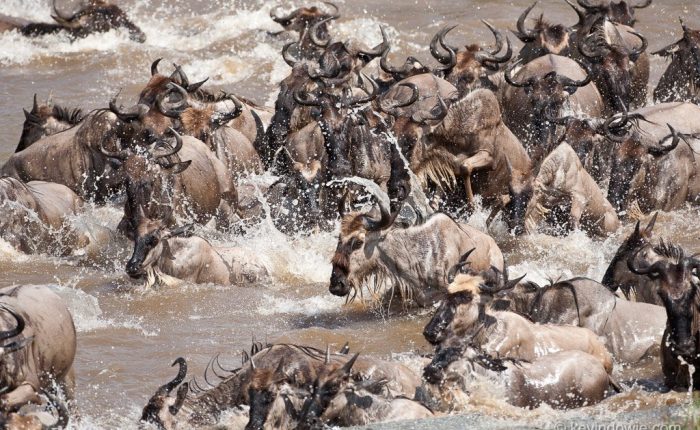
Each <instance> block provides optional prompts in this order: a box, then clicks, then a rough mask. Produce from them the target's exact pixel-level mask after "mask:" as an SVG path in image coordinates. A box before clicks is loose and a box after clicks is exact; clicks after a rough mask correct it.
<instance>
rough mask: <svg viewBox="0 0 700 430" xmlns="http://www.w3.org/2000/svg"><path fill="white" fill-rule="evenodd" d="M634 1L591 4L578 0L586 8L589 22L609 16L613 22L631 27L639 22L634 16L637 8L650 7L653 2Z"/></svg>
mask: <svg viewBox="0 0 700 430" xmlns="http://www.w3.org/2000/svg"><path fill="white" fill-rule="evenodd" d="M633 1H634V0H631V1H630V2H629V3H628V2H627V1H626V0H621V1H613V0H602V1H598V2H594V4H591V2H590V1H589V0H577V2H578V4H579V6H581V7H582V8H583V9H584V10H585V14H586V21H587V22H588V21H591V20H597V19H598V17H607V18H608V19H609V20H610V21H612V22H616V23H618V24H623V25H628V26H630V27H632V26H634V24H635V23H636V22H637V19H636V18H635V16H634V14H635V13H634V11H635V9H643V8H645V7H648V6H649V5H650V4H651V2H652V0H642V1H641V2H640V3H637V4H634V3H633ZM567 3H568V2H567ZM569 4H570V5H571V7H573V8H574V10H576V11H577V12H578V9H577V8H576V7H575V6H574V5H573V4H571V3H569Z"/></svg>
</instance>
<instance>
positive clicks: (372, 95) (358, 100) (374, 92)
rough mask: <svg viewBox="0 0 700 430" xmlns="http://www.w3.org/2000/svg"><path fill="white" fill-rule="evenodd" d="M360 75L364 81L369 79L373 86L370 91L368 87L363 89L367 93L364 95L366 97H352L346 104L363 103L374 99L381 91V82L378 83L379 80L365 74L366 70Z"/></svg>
mask: <svg viewBox="0 0 700 430" xmlns="http://www.w3.org/2000/svg"><path fill="white" fill-rule="evenodd" d="M360 76H361V80H362V83H364V82H366V81H369V83H370V85H371V86H372V87H371V89H370V90H369V91H367V90H366V89H363V90H364V91H365V92H366V93H367V95H366V96H364V97H362V96H360V97H357V98H354V97H353V98H350V100H348V101H347V102H345V103H344V104H345V105H346V106H356V105H361V104H364V103H367V102H370V101H372V100H374V99H375V98H377V93H378V92H379V84H377V82H376V81H375V80H374V79H372V78H370V77H368V76H367V75H365V74H364V72H360Z"/></svg>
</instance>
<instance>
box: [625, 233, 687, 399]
mask: <svg viewBox="0 0 700 430" xmlns="http://www.w3.org/2000/svg"><path fill="white" fill-rule="evenodd" d="M645 248H652V249H651V250H652V251H653V252H652V253H651V255H650V254H649V253H645V252H644V249H642V250H640V251H638V252H637V253H635V254H634V255H632V256H631V257H630V258H629V259H628V260H627V262H628V265H629V268H630V270H631V271H632V272H633V273H636V274H638V275H644V276H648V277H649V278H650V279H652V280H653V281H655V283H656V285H657V288H658V292H659V295H660V296H661V300H662V301H663V304H664V307H665V308H666V314H667V316H668V320H667V322H666V330H665V331H664V335H663V338H662V340H661V368H662V370H663V373H664V380H665V383H666V385H667V386H668V387H669V388H687V387H689V386H692V387H693V389H698V387H700V374H698V372H697V371H695V369H697V368H698V366H700V344H699V343H698V339H699V338H700V295H699V294H698V290H699V288H700V282H699V281H698V278H699V277H700V260H698V259H696V258H695V257H693V256H691V257H687V256H686V255H685V252H684V251H683V249H682V248H680V247H679V246H675V245H672V244H666V243H664V242H661V244H660V245H658V246H651V245H647V246H646V247H645ZM651 256H653V258H650V257H651ZM691 369H692V370H691Z"/></svg>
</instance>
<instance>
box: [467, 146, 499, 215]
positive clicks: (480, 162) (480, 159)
mask: <svg viewBox="0 0 700 430" xmlns="http://www.w3.org/2000/svg"><path fill="white" fill-rule="evenodd" d="M492 164H493V157H492V156H491V154H489V153H488V152H486V151H479V152H477V153H476V154H474V155H472V156H471V157H469V158H467V159H466V160H464V161H462V164H461V166H460V172H459V173H460V175H461V176H462V177H463V178H464V188H465V190H466V192H467V204H468V205H469V206H471V205H472V204H473V203H474V192H473V191H472V181H471V175H472V172H473V171H474V170H478V169H483V168H485V167H489V166H491V165H492Z"/></svg>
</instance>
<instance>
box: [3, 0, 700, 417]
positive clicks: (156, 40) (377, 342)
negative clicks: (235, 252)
mask: <svg viewBox="0 0 700 430" xmlns="http://www.w3.org/2000/svg"><path fill="white" fill-rule="evenodd" d="M59 3H61V4H63V3H62V2H59ZM70 3H71V2H70V1H66V2H65V6H66V7H69V6H70ZM118 3H119V4H120V5H121V6H122V7H124V9H126V11H127V12H128V13H129V15H130V16H131V17H132V19H133V20H134V21H135V22H136V23H137V24H138V25H139V26H141V28H142V29H143V30H144V31H145V32H146V34H147V37H148V40H147V42H146V43H145V44H143V45H139V44H135V43H132V42H130V41H129V40H128V38H127V37H126V35H125V34H122V33H118V32H110V33H107V34H103V35H95V36H91V37H89V38H87V39H84V40H80V41H77V42H75V43H69V42H68V40H67V39H65V38H63V37H62V36H49V37H44V38H40V39H37V40H27V39H23V38H22V37H20V36H18V35H17V34H12V33H10V34H3V35H0V162H4V161H5V160H6V159H7V157H9V155H10V154H11V153H12V152H13V150H14V148H15V145H16V144H17V141H18V140H19V135H20V132H21V124H22V121H23V115H22V107H26V108H29V107H31V99H32V95H33V94H34V93H37V94H38V96H39V98H40V99H44V98H46V97H47V95H48V94H49V93H50V92H53V97H54V100H55V101H57V102H61V103H63V104H65V105H67V106H80V107H82V108H84V109H86V110H89V109H94V108H98V107H105V106H106V105H107V101H108V100H109V98H110V97H111V96H112V95H114V94H115V93H116V92H117V91H118V90H120V89H121V96H120V97H121V100H123V101H124V103H128V102H129V101H133V100H134V99H135V95H136V93H137V92H138V89H139V88H140V86H142V85H143V84H144V83H145V82H146V81H147V79H148V77H149V66H150V63H151V61H153V60H154V59H155V58H158V57H164V58H165V61H164V62H163V63H162V64H163V66H161V67H163V68H167V67H168V64H169V63H171V62H175V63H179V64H182V65H184V67H185V70H186V71H187V73H188V75H189V76H190V80H200V79H203V78H204V77H207V76H208V77H210V84H209V85H210V87H213V88H225V89H226V90H228V91H230V92H233V93H236V94H239V95H242V96H245V97H248V98H250V99H252V100H254V101H256V102H258V103H260V104H265V105H268V106H271V105H272V104H273V102H274V98H275V95H276V84H277V83H278V82H279V81H280V80H281V79H282V78H283V77H284V76H285V74H286V73H287V71H288V67H287V66H286V65H285V64H284V62H283V61H282V59H281V57H280V55H279V52H280V49H281V47H282V45H283V41H282V40H278V39H275V38H273V37H271V36H269V35H268V34H267V32H268V31H277V30H279V28H278V26H277V25H276V24H275V23H274V22H272V21H271V20H270V19H269V17H268V14H269V10H270V9H271V8H272V7H274V6H275V5H276V4H277V3H276V2H268V1H206V0H180V1H167V2H166V1H156V0H152V1H139V0H124V1H119V2H118ZM49 4H50V2H49V1H48V0H2V1H1V2H0V14H6V15H13V16H21V17H26V18H30V19H35V20H43V21H49V20H50V17H49V15H50V6H49ZM284 4H285V5H287V6H292V5H299V4H301V3H299V2H296V3H293V4H292V3H284ZM338 4H339V5H340V7H341V10H342V12H343V18H342V19H341V20H340V21H339V23H338V24H337V25H336V26H335V31H336V32H338V33H340V34H342V35H344V36H346V37H349V36H356V37H359V38H362V39H363V40H366V41H367V42H368V44H369V45H374V44H376V43H378V42H379V40H380V36H379V31H378V25H377V24H378V23H380V22H383V23H387V24H388V25H389V29H390V35H391V37H392V38H393V40H394V41H395V45H396V48H395V51H392V52H395V55H392V58H393V61H395V62H399V61H401V62H402V61H403V56H406V55H415V56H417V57H418V58H420V59H426V58H427V57H429V55H428V52H427V44H428V42H429V40H430V37H431V36H432V35H433V34H434V33H435V32H436V31H437V30H438V29H439V28H441V27H442V26H443V25H445V24H452V23H454V24H459V27H458V28H457V30H456V31H454V32H453V33H451V36H450V40H453V41H454V43H458V42H459V43H473V42H477V41H485V42H487V43H489V44H490V43H491V42H492V39H491V36H490V34H489V33H488V31H487V30H486V28H485V27H484V26H483V25H482V24H481V23H480V22H479V21H480V20H481V19H488V20H490V21H491V22H492V23H493V24H494V25H496V26H497V27H498V28H500V29H506V28H514V27H515V21H516V19H517V17H518V15H519V13H520V12H521V11H522V10H523V9H524V8H525V7H527V6H528V5H529V4H530V2H529V0H517V1H468V0H447V1H445V0H440V1H437V0H435V1H419V0H417V1H405V0H396V1H393V2H383V1H368V0H359V1H345V2H343V1H338ZM541 12H544V13H545V17H546V18H547V19H549V20H551V21H554V22H563V23H568V24H573V23H574V22H575V20H576V16H575V14H574V13H573V12H572V11H571V9H570V8H569V7H568V6H567V5H566V4H565V3H564V2H563V1H561V2H560V1H541V2H540V4H539V6H538V7H536V8H535V10H534V11H533V14H532V16H535V15H538V14H539V13H541ZM679 16H682V17H684V18H685V20H686V23H688V24H689V25H690V26H691V27H695V28H698V27H700V3H698V2H697V0H678V1H671V0H667V1H663V2H662V1H660V0H656V1H655V2H654V4H653V5H652V6H651V7H650V8H648V9H645V10H641V11H639V13H638V18H639V23H638V25H637V28H638V29H639V30H640V31H641V32H642V33H643V34H645V35H646V36H647V37H648V38H649V41H650V50H656V49H659V48H661V47H663V46H665V45H666V44H668V43H671V42H673V41H675V40H677V38H678V37H679V34H680V29H679V25H678V22H677V18H678V17H679ZM510 37H511V39H515V38H514V37H513V36H512V35H511V36H510ZM663 68H664V63H663V61H662V60H660V59H658V58H653V59H652V79H651V81H652V85H654V84H655V83H656V81H657V80H658V78H659V76H660V74H661V73H662V71H663ZM698 215H700V214H699V212H698V209H696V208H688V209H684V210H681V211H678V212H674V213H669V214H665V213H664V214H661V215H660V217H659V221H658V222H657V231H658V234H659V235H661V236H664V237H667V238H669V239H671V240H673V241H676V242H678V243H680V244H682V245H683V246H684V247H685V248H686V249H687V250H689V251H693V252H695V251H698V248H699V247H698V238H700V225H698V223H697V222H695V221H696V220H697V219H698ZM119 216H120V213H119V208H109V207H108V208H90V209H88V211H87V214H85V215H83V216H81V217H78V219H76V220H74V221H75V222H77V223H83V224H84V225H87V226H89V227H90V229H91V230H93V231H95V232H96V233H97V232H102V233H103V234H102V235H101V236H100V237H101V239H99V242H100V244H101V252H100V253H99V255H96V256H91V258H87V259H86V258H53V257H46V256H25V255H21V254H18V253H17V252H15V251H13V250H12V249H11V248H10V247H9V245H7V244H6V243H4V242H2V241H0V286H6V285H12V284H50V285H54V288H55V289H56V290H57V291H58V292H59V293H60V294H61V295H62V296H63V297H65V298H66V299H67V300H68V301H69V303H70V307H71V310H72V312H73V315H74V317H75V321H76V325H77V328H78V336H79V339H78V355H77V358H76V362H75V367H76V371H77V398H78V405H79V408H80V410H81V414H82V421H81V422H80V424H78V427H80V428H133V427H135V426H136V421H137V419H138V417H139V415H140V411H141V408H142V407H143V406H144V404H145V402H146V400H147V399H148V397H149V396H150V395H151V394H152V393H153V392H154V390H155V389H156V388H157V387H158V386H159V385H160V384H162V383H163V382H164V381H166V380H167V379H169V378H171V376H172V375H173V369H172V368H170V363H171V362H172V361H173V359H174V358H176V357H178V356H184V357H186V358H187V360H188V362H189V363H190V369H191V371H190V374H191V375H201V374H202V371H203V370H204V368H205V366H206V364H207V363H208V361H209V360H210V358H211V357H212V356H213V355H215V354H218V353H221V362H222V364H224V366H225V367H233V366H234V365H237V364H238V363H239V360H240V354H239V351H240V350H242V349H248V348H249V346H250V342H251V338H252V337H253V336H255V337H256V338H257V339H259V340H268V341H287V342H298V343H303V344H309V345H315V346H318V347H324V346H325V345H326V343H331V344H332V345H335V346H336V347H340V346H341V345H342V344H343V343H344V342H345V341H349V342H350V346H351V348H352V350H355V351H362V353H364V354H372V355H377V356H381V357H393V358H395V359H399V360H403V361H404V362H406V363H408V364H409V365H412V366H414V368H415V369H416V370H417V371H419V367H418V366H419V365H418V360H417V359H416V357H417V355H418V354H422V353H427V352H429V350H430V349H429V348H428V345H427V344H426V342H425V341H424V340H423V338H422V335H421V332H422V328H423V326H424V324H425V323H426V321H427V319H428V318H429V312H428V311H426V310H424V311H418V312H412V313H410V314H403V315H401V314H399V315H389V316H387V315H386V314H385V313H382V312H378V311H376V310H375V309H373V308H372V307H371V306H368V305H364V304H361V303H358V302H355V303H353V304H350V305H345V302H344V300H343V299H340V298H336V297H333V296H331V295H330V294H329V293H328V291H327V281H328V279H329V275H330V263H329V261H330V256H331V254H332V252H333V250H334V247H335V240H336V239H335V237H336V236H335V233H322V234H315V235H311V236H310V237H297V238H288V237H285V236H284V235H282V234H280V233H279V232H277V231H276V230H274V228H272V227H271V226H270V225H269V223H265V224H263V225H261V226H259V227H256V228H254V229H253V230H251V231H249V232H248V233H247V234H246V235H245V236H243V237H223V236H221V235H219V234H216V233H214V232H211V231H209V230H206V229H205V230H204V234H206V235H208V237H210V238H211V239H212V241H213V242H214V243H215V244H216V245H217V246H218V247H220V248H221V249H222V250H223V252H224V254H225V253H226V248H230V247H234V246H235V247H242V248H244V249H245V250H246V251H247V252H249V253H250V254H255V255H257V256H258V257H259V258H261V259H262V261H263V262H264V264H265V266H266V267H267V268H268V270H269V271H270V272H271V274H272V279H271V281H269V282H266V283H264V284H261V285H242V286H232V287H221V286H213V285H208V286H207V285H200V286H194V285H183V286H179V287H175V288H160V289H157V290H153V291H143V290H142V289H141V288H139V287H138V286H137V285H134V284H133V283H132V282H131V281H130V280H129V279H128V278H127V277H126V276H125V275H124V272H123V266H124V264H125V261H126V259H127V258H128V253H129V251H130V249H129V244H128V243H127V242H126V241H124V240H123V239H120V238H119V237H116V236H114V235H112V236H110V235H106V236H105V235H104V231H105V230H104V229H108V230H113V229H114V228H115V227H116V224H117V222H118V220H119ZM485 218H486V214H485V213H484V212H483V211H479V212H477V213H476V214H475V215H474V216H473V217H472V219H471V222H473V223H474V225H476V226H477V227H481V228H484V227H485V226H484V220H485ZM630 229H631V226H630V225H627V226H626V227H625V228H624V229H622V230H621V231H620V232H618V234H616V235H614V236H612V237H610V238H608V239H606V240H593V239H590V238H587V237H586V236H585V235H583V234H582V233H572V234H571V235H569V236H567V237H563V238H553V237H547V236H544V235H535V236H532V237H529V238H519V239H517V240H516V239H514V238H511V237H510V236H509V235H508V234H507V233H506V232H505V228H504V226H503V225H502V224H498V223H496V224H495V226H493V228H492V230H491V233H492V234H493V235H494V236H495V237H496V239H497V240H498V242H499V244H500V245H501V246H502V247H503V249H504V251H506V255H507V260H508V263H509V264H510V265H511V267H512V269H511V272H512V273H514V274H515V275H518V274H523V273H528V277H529V278H530V279H532V280H535V281H538V282H541V283H544V282H546V280H547V279H549V278H551V279H557V278H559V277H562V278H567V277H571V276H574V275H583V276H590V277H592V278H594V279H600V278H601V277H602V274H603V272H604V270H605V268H606V266H607V262H608V261H609V259H610V257H611V256H612V254H613V253H614V251H615V249H616V247H617V245H618V244H619V242H620V241H621V240H622V238H623V237H624V236H625V235H627V234H628V233H629V231H630ZM617 372H618V373H617V375H618V377H619V378H620V379H621V380H623V381H628V382H630V381H631V380H632V379H634V378H635V377H636V376H638V375H641V376H643V378H646V379H648V380H650V381H651V382H649V383H648V384H647V385H651V386H655V384H656V385H658V380H659V364H658V361H653V362H651V363H646V364H642V365H639V366H635V367H634V368H626V369H618V371H617ZM198 379H200V380H201V377H200V378H198ZM628 385H629V384H628ZM642 385H644V384H642ZM490 388H491V387H488V386H484V387H480V388H476V389H475V391H474V392H473V393H472V400H471V401H470V404H469V405H466V406H465V410H464V411H463V412H464V413H465V414H466V416H465V417H464V418H463V420H462V421H460V418H456V420H457V421H455V422H456V423H457V424H456V426H460V425H464V426H469V427H477V428H478V427H491V426H493V425H497V424H498V423H501V424H503V423H509V424H504V425H505V426H506V427H508V426H513V425H519V426H531V425H533V426H539V427H546V426H549V425H551V424H552V423H555V422H560V421H572V420H573V421H576V420H588V419H591V417H598V418H599V419H603V417H604V418H605V419H606V420H613V421H616V420H623V419H625V417H627V418H629V419H632V418H630V417H636V415H634V416H632V415H630V413H631V412H632V411H637V412H635V413H639V412H638V411H640V410H641V411H642V412H641V414H642V415H640V416H639V417H640V418H639V420H642V421H645V422H654V423H656V422H658V423H665V422H669V421H670V420H673V419H675V418H673V417H676V418H677V417H678V416H684V415H686V414H687V413H688V412H687V408H688V405H689V397H688V395H687V394H686V393H666V394H662V393H659V392H657V391H653V390H651V391H649V390H645V389H643V388H641V385H640V384H637V385H635V387H633V388H631V389H630V390H629V391H628V392H626V393H625V394H621V395H618V396H615V397H613V398H611V399H608V400H606V401H605V402H604V403H603V404H601V405H598V406H595V407H590V408H583V409H580V410H577V411H571V412H555V411H552V410H551V409H549V408H544V407H543V408H539V409H536V410H534V411H523V410H521V409H517V408H513V407H511V406H508V405H507V404H505V403H504V402H503V401H502V400H501V397H499V396H498V394H497V393H493V392H492V390H491V389H490ZM674 405H675V406H674ZM669 408H670V409H669ZM474 414H478V415H474ZM475 416H478V417H483V418H480V419H474V417H475ZM469 417H471V418H469ZM634 419H635V420H636V419H637V418H634ZM503 420H505V421H503ZM460 423H461V424H460ZM494 423H496V424H494ZM453 424H454V423H453ZM445 425H447V422H445ZM432 427H433V425H431V424H429V423H425V424H421V423H413V424H412V425H411V428H432ZM394 428H396V427H394Z"/></svg>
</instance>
